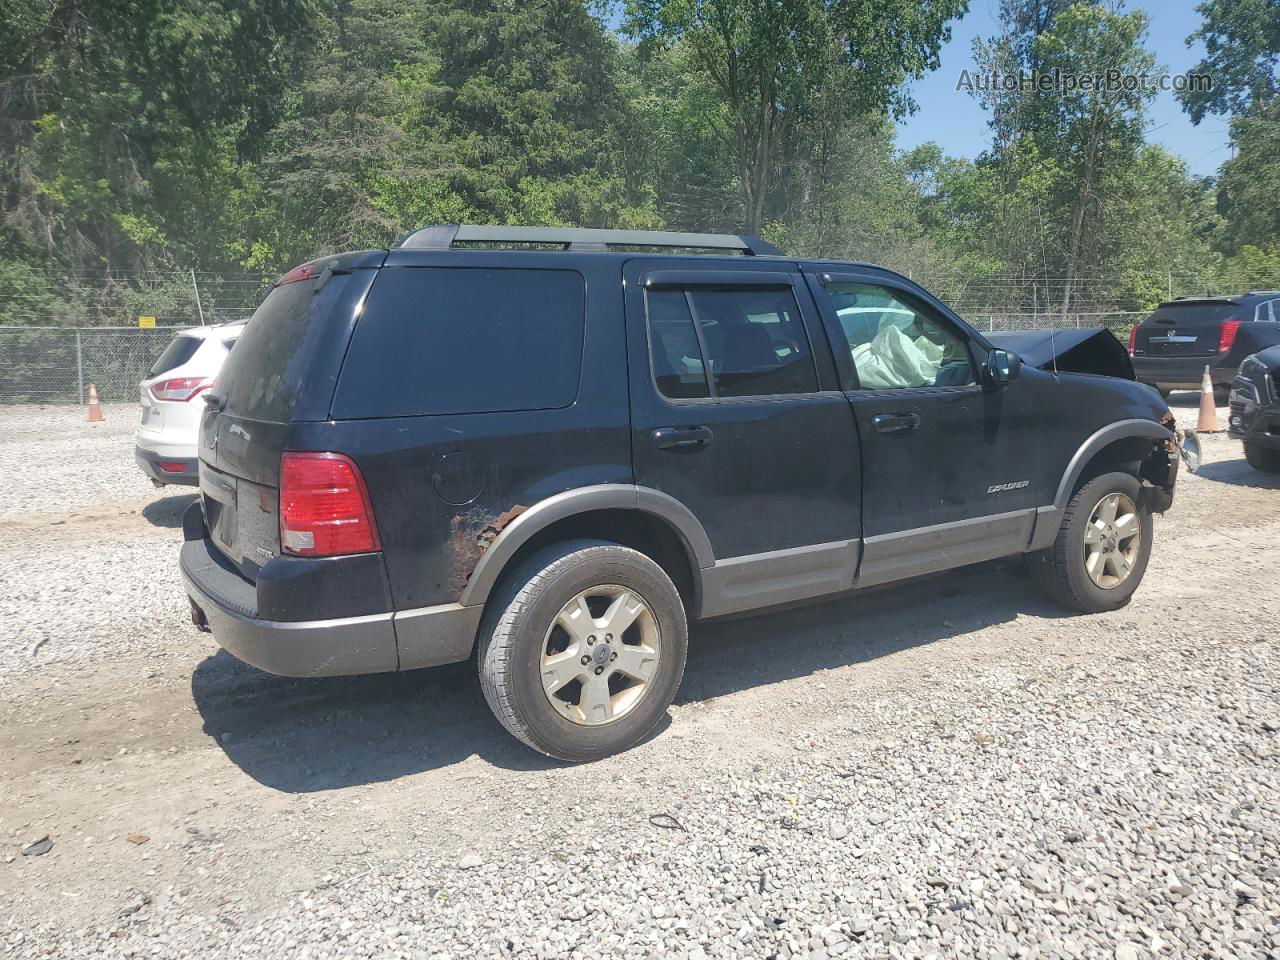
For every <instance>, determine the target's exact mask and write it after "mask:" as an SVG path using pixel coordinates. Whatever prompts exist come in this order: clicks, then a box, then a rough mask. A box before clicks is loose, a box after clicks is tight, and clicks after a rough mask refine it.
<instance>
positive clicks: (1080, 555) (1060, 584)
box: [1030, 473, 1153, 613]
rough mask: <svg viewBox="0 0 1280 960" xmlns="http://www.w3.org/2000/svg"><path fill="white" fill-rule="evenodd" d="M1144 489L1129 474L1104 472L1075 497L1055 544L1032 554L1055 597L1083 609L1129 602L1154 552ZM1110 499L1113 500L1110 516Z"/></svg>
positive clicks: (1044, 584) (1039, 577) (1045, 586)
mask: <svg viewBox="0 0 1280 960" xmlns="http://www.w3.org/2000/svg"><path fill="white" fill-rule="evenodd" d="M1141 493H1142V485H1141V484H1140V483H1139V482H1138V480H1137V478H1135V477H1133V476H1131V475H1130V474H1127V473H1104V474H1102V475H1101V476H1099V477H1094V478H1093V479H1092V480H1090V481H1089V482H1088V483H1086V484H1085V485H1084V486H1083V487H1081V488H1080V489H1079V490H1078V491H1077V492H1076V494H1075V496H1073V497H1072V498H1071V500H1070V502H1069V503H1068V504H1067V509H1066V510H1065V511H1064V513H1063V516H1062V526H1061V527H1060V528H1059V529H1058V537H1057V539H1056V540H1055V541H1054V543H1053V546H1051V547H1048V548H1046V549H1044V550H1040V551H1038V552H1037V553H1035V554H1032V556H1031V558H1030V560H1031V564H1030V565H1031V572H1032V575H1033V576H1034V577H1035V579H1036V582H1037V583H1039V584H1040V586H1041V588H1042V589H1043V590H1044V591H1045V592H1046V593H1047V594H1048V595H1049V596H1050V597H1051V598H1052V599H1053V600H1056V601H1057V602H1058V603H1060V604H1062V605H1063V606H1064V607H1069V608H1071V609H1072V610H1079V611H1080V612H1082V613H1102V612H1104V611H1107V610H1116V609H1119V608H1120V607H1123V606H1124V605H1125V604H1127V603H1128V602H1129V598H1130V597H1132V596H1133V592H1134V591H1135V590H1137V589H1138V584H1140V583H1141V582H1142V575H1143V574H1144V573H1145V572H1146V569H1147V561H1148V559H1150V556H1151V534H1152V527H1153V525H1152V522H1151V511H1150V510H1149V509H1148V508H1147V507H1145V506H1143V504H1142V496H1141ZM1109 503H1111V504H1115V509H1113V510H1112V512H1111V514H1110V520H1108V519H1107V504H1109ZM1130 516H1131V517H1132V519H1131V520H1126V519H1124V518H1126V517H1130ZM1131 531H1132V532H1131ZM1134 537H1136V538H1137V539H1136V542H1135V541H1134V540H1133V538H1134ZM1087 541H1088V542H1087ZM1122 568H1123V576H1120V571H1121V569H1122ZM1091 571H1092V572H1091Z"/></svg>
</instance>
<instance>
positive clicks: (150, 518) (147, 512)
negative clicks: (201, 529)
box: [142, 493, 199, 528]
mask: <svg viewBox="0 0 1280 960" xmlns="http://www.w3.org/2000/svg"><path fill="white" fill-rule="evenodd" d="M198 496H199V494H197V493H183V494H179V495H177V496H173V495H170V496H164V497H160V498H159V499H156V500H152V501H151V502H150V503H148V504H147V505H146V506H145V507H143V508H142V516H143V517H145V518H146V520H147V522H148V523H150V524H151V525H152V526H155V527H169V528H173V527H180V526H182V515H183V514H184V513H186V512H187V507H189V506H191V505H192V504H193V503H195V502H196V498H197V497H198Z"/></svg>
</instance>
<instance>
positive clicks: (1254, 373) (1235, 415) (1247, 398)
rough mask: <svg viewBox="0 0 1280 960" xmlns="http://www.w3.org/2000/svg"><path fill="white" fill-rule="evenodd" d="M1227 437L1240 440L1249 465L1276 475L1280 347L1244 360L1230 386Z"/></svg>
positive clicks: (1279, 443) (1279, 436) (1279, 433)
mask: <svg viewBox="0 0 1280 960" xmlns="http://www.w3.org/2000/svg"><path fill="white" fill-rule="evenodd" d="M1227 427H1228V430H1229V431H1230V434H1231V436H1233V437H1235V438H1236V439H1237V440H1243V441H1244V455H1245V459H1246V460H1248V461H1249V465H1250V466H1252V467H1254V468H1255V469H1257V470H1262V471H1265V472H1266V473H1280V347H1271V348H1270V349H1267V350H1262V351H1260V352H1258V353H1255V354H1254V355H1253V356H1251V357H1245V358H1244V362H1243V363H1241V364H1240V373H1239V375H1238V376H1237V377H1236V379H1235V382H1234V383H1232V385H1231V413H1230V416H1229V418H1228V421H1227Z"/></svg>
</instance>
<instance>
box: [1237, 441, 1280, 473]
mask: <svg viewBox="0 0 1280 960" xmlns="http://www.w3.org/2000/svg"><path fill="white" fill-rule="evenodd" d="M1244 458H1245V459H1246V460H1248V461H1249V466H1251V467H1253V469H1255V470H1261V471H1262V472H1263V473H1280V450H1277V449H1275V448H1274V447H1260V446H1258V445H1257V444H1256V443H1246V444H1245V445H1244Z"/></svg>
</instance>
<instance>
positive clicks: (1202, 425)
mask: <svg viewBox="0 0 1280 960" xmlns="http://www.w3.org/2000/svg"><path fill="white" fill-rule="evenodd" d="M1219 429H1220V427H1219V426H1218V407H1217V404H1215V403H1214V402H1213V381H1212V380H1210V379H1209V367H1208V365H1206V366H1205V368H1204V378H1203V379H1202V380H1201V381H1200V419H1199V420H1197V421H1196V433H1217V432H1218V431H1219Z"/></svg>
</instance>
